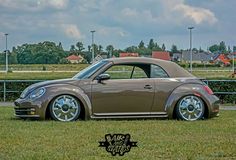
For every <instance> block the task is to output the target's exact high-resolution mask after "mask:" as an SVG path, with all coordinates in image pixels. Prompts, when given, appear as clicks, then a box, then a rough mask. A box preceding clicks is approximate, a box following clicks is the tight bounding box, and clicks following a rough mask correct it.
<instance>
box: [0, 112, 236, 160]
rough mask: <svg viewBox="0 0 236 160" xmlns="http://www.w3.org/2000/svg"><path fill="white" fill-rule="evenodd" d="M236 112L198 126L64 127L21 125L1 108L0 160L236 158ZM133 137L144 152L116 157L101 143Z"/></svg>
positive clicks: (113, 123)
mask: <svg viewBox="0 0 236 160" xmlns="http://www.w3.org/2000/svg"><path fill="white" fill-rule="evenodd" d="M235 117H236V111H222V112H221V115H220V117H218V118H214V119H210V120H205V121H197V122H184V121H176V120H99V121H95V120H90V121H76V122H71V123H62V122H55V121H32V120H27V121H23V120H19V119H15V118H14V117H13V108H10V107H0V159H1V160H5V159H6V160H7V159H11V160H12V159H13V160H21V159H22V160H28V159H30V160H31V159H34V160H37V159H45V160H47V159H49V160H53V159H58V160H62V159H68V160H72V159H127V160H128V159H147V160H152V159H181V160H184V159H200V160H205V159H212V160H216V159H236V119H235ZM108 133H111V134H114V133H124V134H125V133H129V134H131V140H132V141H137V142H138V143H137V145H138V147H135V148H132V149H131V151H130V152H129V153H126V154H125V155H124V156H123V157H118V156H116V157H112V156H111V154H110V153H107V152H106V151H105V149H104V148H100V147H98V145H99V143H98V141H101V140H104V135H105V134H108Z"/></svg>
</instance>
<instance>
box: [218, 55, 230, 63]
mask: <svg viewBox="0 0 236 160" xmlns="http://www.w3.org/2000/svg"><path fill="white" fill-rule="evenodd" d="M218 60H220V61H221V62H223V63H229V61H230V59H229V57H227V56H226V55H225V54H219V55H218V56H216V57H215V58H214V61H218Z"/></svg>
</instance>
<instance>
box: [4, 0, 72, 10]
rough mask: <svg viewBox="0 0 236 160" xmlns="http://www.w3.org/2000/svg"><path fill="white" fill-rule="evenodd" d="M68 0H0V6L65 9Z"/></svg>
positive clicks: (16, 8) (20, 8) (26, 8)
mask: <svg viewBox="0 0 236 160" xmlns="http://www.w3.org/2000/svg"><path fill="white" fill-rule="evenodd" d="M67 5H68V0H0V7H3V8H5V9H12V10H20V11H31V12H38V11H42V10H44V9H47V8H52V9H57V10H61V9H65V8H66V7H67Z"/></svg>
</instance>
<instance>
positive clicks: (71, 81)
mask: <svg viewBox="0 0 236 160" xmlns="http://www.w3.org/2000/svg"><path fill="white" fill-rule="evenodd" d="M78 81H79V80H78V79H77V80H75V79H71V78H70V79H59V80H50V81H43V82H39V83H35V84H32V85H30V86H28V87H27V88H26V89H25V90H24V91H23V92H22V93H21V95H20V98H25V97H26V96H27V95H29V93H31V92H32V91H33V90H35V89H37V88H40V87H44V86H48V85H52V84H72V85H74V84H75V83H76V82H77V83H78Z"/></svg>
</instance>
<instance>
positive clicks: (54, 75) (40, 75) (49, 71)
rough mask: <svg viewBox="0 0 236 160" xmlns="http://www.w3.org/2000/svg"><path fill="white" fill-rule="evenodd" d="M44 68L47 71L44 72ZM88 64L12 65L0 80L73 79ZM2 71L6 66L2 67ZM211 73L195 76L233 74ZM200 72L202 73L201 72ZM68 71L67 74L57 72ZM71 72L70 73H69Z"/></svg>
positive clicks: (226, 73) (227, 74) (0, 74)
mask: <svg viewBox="0 0 236 160" xmlns="http://www.w3.org/2000/svg"><path fill="white" fill-rule="evenodd" d="M43 66H44V67H45V68H46V71H43ZM87 66H88V64H51V65H50V64H47V65H43V64H41V65H40V64H31V65H10V66H9V68H10V69H11V70H13V72H10V73H7V74H6V73H4V72H0V77H1V78H0V79H34V80H36V79H37V80H51V79H62V78H70V77H73V76H74V75H75V74H76V73H78V72H79V71H81V70H82V69H84V68H85V67H87ZM0 68H2V71H3V70H4V69H3V68H4V66H3V65H0ZM209 69H210V71H208V70H206V68H196V70H195V69H194V70H193V74H194V75H195V76H197V77H199V78H207V79H229V78H230V77H231V74H232V72H231V71H230V68H227V69H226V68H219V67H214V68H213V67H211V68H209ZM219 69H220V70H219ZM199 70H200V71H199ZM14 71H41V72H14ZM57 71H66V72H57ZM68 71H69V72H68Z"/></svg>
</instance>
